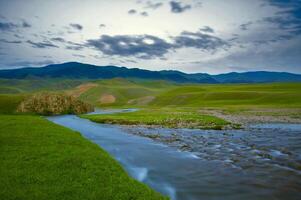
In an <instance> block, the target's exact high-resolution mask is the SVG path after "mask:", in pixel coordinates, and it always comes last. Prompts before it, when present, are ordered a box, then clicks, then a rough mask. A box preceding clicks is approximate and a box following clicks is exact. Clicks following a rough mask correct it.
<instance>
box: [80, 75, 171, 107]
mask: <svg viewBox="0 0 301 200" xmlns="http://www.w3.org/2000/svg"><path fill="white" fill-rule="evenodd" d="M93 83H96V84H98V86H97V87H94V88H91V89H90V90H88V91H86V92H84V93H83V94H81V95H80V97H79V98H80V99H81V100H83V101H86V102H88V103H91V104H93V105H95V106H98V107H123V106H126V105H132V104H130V103H129V101H130V100H138V102H139V98H142V97H146V96H156V95H158V94H160V93H161V92H164V91H166V90H167V89H169V88H173V87H175V84H172V83H169V82H166V81H144V80H127V79H121V78H115V79H109V80H98V81H93ZM104 94H109V95H112V96H114V97H115V98H116V101H115V102H114V103H111V104H102V103H101V102H100V98H101V96H102V95H104Z"/></svg>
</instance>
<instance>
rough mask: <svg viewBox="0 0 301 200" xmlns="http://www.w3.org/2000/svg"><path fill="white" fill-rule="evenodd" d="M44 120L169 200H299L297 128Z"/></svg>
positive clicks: (300, 128) (300, 135)
mask: <svg viewBox="0 0 301 200" xmlns="http://www.w3.org/2000/svg"><path fill="white" fill-rule="evenodd" d="M99 112H100V111H98V113H99ZM48 119H49V120H51V121H53V122H55V123H57V124H60V125H63V126H66V127H68V128H71V129H73V130H76V131H79V132H81V134H82V135H83V136H84V137H86V138H88V139H90V140H92V141H93V142H95V143H97V144H99V145H100V146H101V147H102V148H104V149H105V150H106V151H108V152H109V153H110V154H111V155H112V156H114V157H115V159H117V160H118V161H119V162H120V163H121V164H122V166H123V167H124V168H125V170H126V171H127V172H128V173H129V174H130V175H131V176H133V177H134V178H136V179H137V180H139V181H142V182H144V183H146V184H148V185H149V186H150V187H152V188H154V189H155V190H157V191H159V192H161V193H163V194H166V195H168V196H170V197H171V198H172V199H173V200H201V199H206V200H207V199H213V200H214V199H222V200H227V199H231V200H232V199H244V200H245V199H252V200H253V199H301V194H300V192H301V125H283V124H263V125H252V126H250V128H248V129H246V130H231V131H205V130H189V129H177V130H176V129H163V128H155V129H154V128H152V129H149V128H139V127H135V128H124V127H120V126H115V125H104V124H97V123H94V122H91V121H89V120H86V119H81V118H78V117H76V116H73V115H67V116H56V117H49V118H48ZM154 134H155V135H156V137H152V138H153V139H150V138H148V137H149V136H150V135H154ZM141 135H142V136H143V137H141ZM180 149H181V150H180Z"/></svg>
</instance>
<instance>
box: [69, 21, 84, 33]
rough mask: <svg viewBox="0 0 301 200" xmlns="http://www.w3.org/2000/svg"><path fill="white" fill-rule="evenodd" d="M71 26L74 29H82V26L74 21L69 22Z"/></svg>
mask: <svg viewBox="0 0 301 200" xmlns="http://www.w3.org/2000/svg"><path fill="white" fill-rule="evenodd" d="M69 25H70V26H71V27H72V28H74V29H76V30H79V31H80V30H82V29H83V28H84V27H83V26H82V25H80V24H74V23H71V24H69Z"/></svg>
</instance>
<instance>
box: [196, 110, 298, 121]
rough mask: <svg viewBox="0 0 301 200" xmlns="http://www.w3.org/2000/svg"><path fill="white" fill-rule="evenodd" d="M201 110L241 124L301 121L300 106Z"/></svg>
mask: <svg viewBox="0 0 301 200" xmlns="http://www.w3.org/2000/svg"><path fill="white" fill-rule="evenodd" d="M199 112H200V113H203V114H207V115H213V116H216V117H219V118H222V119H224V120H226V121H229V122H231V123H236V124H241V125H248V124H255V123H296V124H300V123H301V109H300V108H241V109H239V108H232V109H231V108H230V109H216V108H211V109H208V108H207V109H206V108H203V109H199Z"/></svg>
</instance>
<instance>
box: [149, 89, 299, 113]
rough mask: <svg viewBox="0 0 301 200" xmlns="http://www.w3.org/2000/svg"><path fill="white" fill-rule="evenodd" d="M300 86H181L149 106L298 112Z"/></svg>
mask: <svg viewBox="0 0 301 200" xmlns="http://www.w3.org/2000/svg"><path fill="white" fill-rule="evenodd" d="M300 91H301V83H272V84H224V85H221V84H217V85H190V86H186V85H184V86H180V87H177V88H175V89H171V90H169V91H166V92H163V93H161V94H159V95H158V96H157V97H156V99H155V100H154V101H153V102H151V103H150V105H152V106H158V107H162V106H184V107H185V106H186V107H187V106H190V107H203V108H204V107H217V108H221V107H224V108H231V107H244V108H252V107H269V108H270V107H274V108H279V107H283V108H301V92H300Z"/></svg>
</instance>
